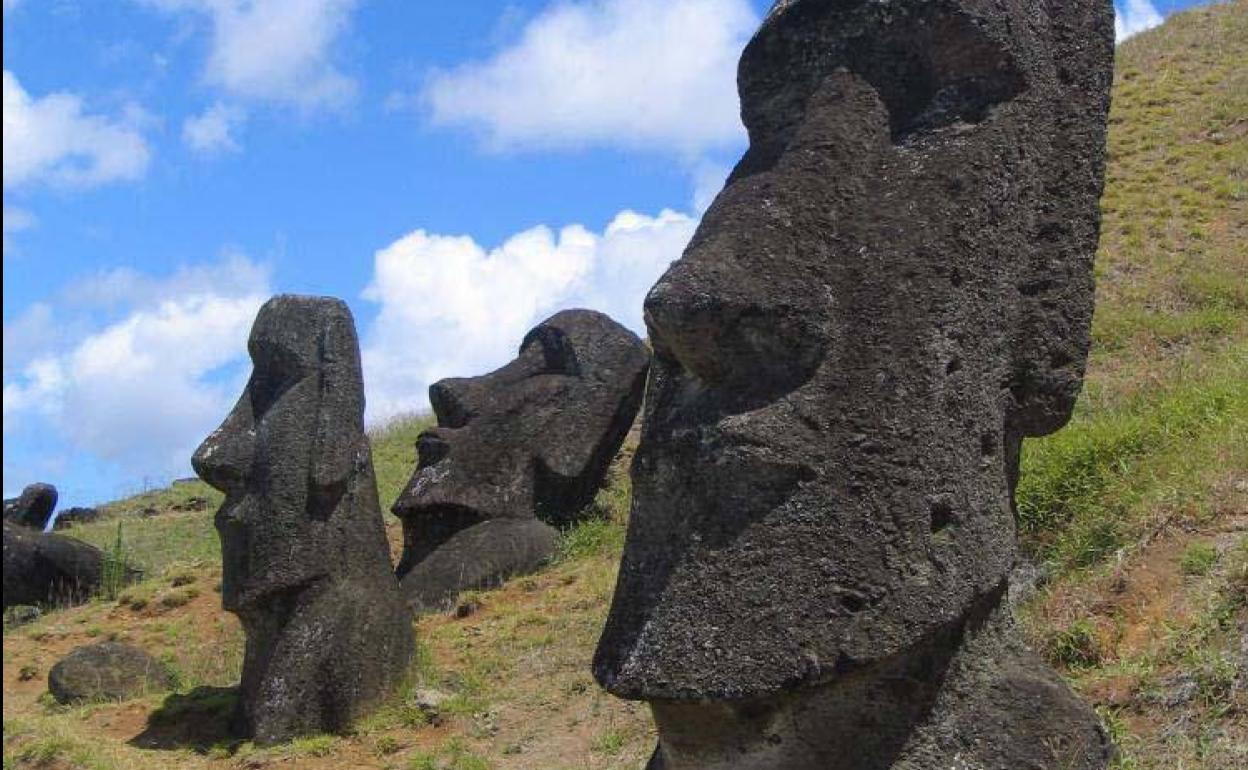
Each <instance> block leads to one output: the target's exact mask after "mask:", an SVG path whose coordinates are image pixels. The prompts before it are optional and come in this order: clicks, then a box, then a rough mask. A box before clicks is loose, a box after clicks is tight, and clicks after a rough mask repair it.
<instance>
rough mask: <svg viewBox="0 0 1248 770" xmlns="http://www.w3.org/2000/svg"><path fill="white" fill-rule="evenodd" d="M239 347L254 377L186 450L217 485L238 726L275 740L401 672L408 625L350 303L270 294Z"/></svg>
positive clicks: (381, 689)
mask: <svg viewBox="0 0 1248 770" xmlns="http://www.w3.org/2000/svg"><path fill="white" fill-rule="evenodd" d="M248 350H249V352H250V353H251V358H252V362H253V364H254V368H253V371H252V375H251V379H250V380H249V381H248V383H247V387H246V389H245V390H244V391H243V395H242V397H241V398H240V399H239V401H238V404H237V405H236V406H235V407H234V410H233V411H232V412H230V414H229V415H228V416H227V417H226V418H225V421H224V422H223V423H222V425H221V427H219V428H218V429H217V430H216V431H215V432H213V434H212V435H211V436H209V437H208V438H207V439H206V440H205V441H204V443H203V444H202V445H201V446H200V447H199V449H198V450H197V451H196V452H195V456H194V458H193V464H194V466H195V470H196V472H197V473H198V474H199V475H200V476H201V477H202V478H203V479H204V480H205V481H207V482H208V483H209V484H211V485H213V486H214V487H216V488H217V489H220V490H221V491H223V492H224V493H225V501H224V502H223V503H222V505H221V509H220V510H219V511H218V512H217V516H216V525H217V530H218V532H219V533H220V535H221V552H222V559H223V574H222V589H221V592H222V601H223V603H224V605H225V608H226V609H227V610H230V611H231V612H234V613H236V614H237V615H238V616H239V618H240V619H241V620H242V623H243V628H244V630H245V631H246V633H247V647H246V653H245V658H244V662H243V681H242V692H241V699H240V707H241V708H240V714H239V716H240V720H241V724H240V725H239V727H240V729H241V730H243V731H244V732H245V733H246V734H247V735H250V736H252V737H254V738H255V740H256V741H257V742H260V743H273V742H277V741H282V740H287V739H290V738H292V737H295V736H297V735H304V734H311V733H320V732H336V731H340V730H342V729H344V728H345V727H347V725H348V724H349V723H350V722H351V720H352V719H353V718H354V717H356V716H357V715H359V713H361V712H362V710H364V709H365V708H367V707H368V706H369V705H371V704H372V703H374V702H375V701H377V700H378V699H379V698H381V697H383V696H384V695H385V694H386V693H387V692H388V691H389V690H390V689H391V687H392V686H393V685H394V684H396V683H397V682H398V681H399V680H400V679H401V678H402V677H403V676H404V674H405V671H406V668H407V662H408V660H409V659H410V656H411V654H412V649H413V637H412V628H411V623H410V617H409V614H408V612H407V610H406V608H405V606H404V605H403V602H402V601H401V599H400V597H399V591H398V583H397V581H396V580H395V579H394V575H393V573H392V572H391V565H390V559H389V551H388V548H387V544H386V538H385V531H384V527H383V523H382V518H381V510H380V507H379V505H378V502H377V488H376V482H375V480H374V476H373V465H372V455H371V452H370V449H369V444H368V438H367V436H366V435H365V434H364V392H363V381H362V378H361V373H360V358H359V345H358V341H357V339H356V334H355V326H354V322H353V321H352V318H351V314H350V311H349V310H348V309H347V306H346V305H345V304H344V303H342V302H341V301H339V300H335V299H330V298H318V297H299V296H290V295H285V296H278V297H274V298H273V299H271V300H269V301H268V302H267V303H266V304H265V305H264V307H262V308H261V309H260V313H259V315H258V316H257V318H256V322H255V325H254V326H253V327H252V332H251V338H250V340H249V342H248Z"/></svg>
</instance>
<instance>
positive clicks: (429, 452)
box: [416, 428, 451, 468]
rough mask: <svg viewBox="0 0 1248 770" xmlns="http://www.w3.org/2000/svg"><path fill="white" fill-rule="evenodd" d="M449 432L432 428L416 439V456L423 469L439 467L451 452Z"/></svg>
mask: <svg viewBox="0 0 1248 770" xmlns="http://www.w3.org/2000/svg"><path fill="white" fill-rule="evenodd" d="M447 433H448V431H446V430H445V429H442V430H439V429H438V428H430V429H429V430H427V431H425V432H424V433H421V434H420V436H419V437H418V438H417V439H416V455H417V457H418V458H419V465H420V467H421V468H428V467H429V466H431V465H437V464H438V463H439V462H441V461H442V460H443V459H444V458H445V457H446V456H447V455H448V454H450V452H451V444H450V442H449V441H448V440H447V438H448V436H447V435H446V434H447Z"/></svg>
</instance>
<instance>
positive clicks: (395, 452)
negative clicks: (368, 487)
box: [369, 414, 434, 515]
mask: <svg viewBox="0 0 1248 770" xmlns="http://www.w3.org/2000/svg"><path fill="white" fill-rule="evenodd" d="M433 424H434V420H433V416H432V415H428V414H417V415H406V416H403V417H396V418H394V419H393V420H391V421H389V422H388V423H386V424H384V425H380V426H377V427H375V428H373V429H372V430H370V431H369V439H370V440H371V442H372V445H373V469H374V472H375V473H376V474H377V495H378V497H379V498H380V500H381V510H382V512H383V513H386V515H389V511H390V507H391V506H392V505H394V501H395V500H397V499H398V497H399V493H400V492H402V491H403V488H404V487H406V486H407V482H408V481H409V480H410V479H411V478H412V472H413V471H415V470H416V438H417V437H418V436H419V435H420V433H421V431H423V430H425V429H426V428H430V427H432V426H433Z"/></svg>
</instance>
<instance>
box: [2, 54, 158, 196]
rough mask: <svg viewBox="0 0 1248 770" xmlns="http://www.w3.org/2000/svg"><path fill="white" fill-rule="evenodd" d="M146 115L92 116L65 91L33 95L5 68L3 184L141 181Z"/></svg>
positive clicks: (145, 155)
mask: <svg viewBox="0 0 1248 770" xmlns="http://www.w3.org/2000/svg"><path fill="white" fill-rule="evenodd" d="M139 118H143V120H139ZM147 118H150V115H148V114H147V113H146V112H143V111H141V110H139V109H138V108H133V109H131V110H130V111H129V112H128V113H127V114H125V115H123V116H121V117H120V118H108V117H105V116H102V115H93V114H89V113H87V112H86V110H85V109H84V107H83V104H82V99H81V98H80V97H78V96H77V95H75V94H71V93H66V92H59V93H52V94H47V95H45V96H42V97H33V96H31V95H30V94H29V93H27V92H26V90H25V89H24V88H22V84H21V83H20V82H19V81H18V79H17V76H16V75H14V74H13V73H12V72H10V71H9V70H4V187H5V189H6V190H7V189H9V188H13V187H20V186H23V185H33V184H51V185H58V186H64V187H94V186H97V185H102V184H106V183H108V182H115V181H124V180H134V179H138V178H139V177H141V176H143V174H144V173H145V172H146V171H147V166H148V162H149V160H150V158H151V151H150V150H149V148H148V145H147V141H146V140H145V139H144V137H143V134H142V132H141V128H142V126H143V125H144V124H146V123H147V122H148V121H147Z"/></svg>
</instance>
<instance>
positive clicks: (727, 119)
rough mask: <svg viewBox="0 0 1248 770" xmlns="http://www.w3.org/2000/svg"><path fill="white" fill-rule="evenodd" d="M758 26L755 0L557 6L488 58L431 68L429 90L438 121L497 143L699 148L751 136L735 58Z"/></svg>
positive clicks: (626, 0)
mask: <svg viewBox="0 0 1248 770" xmlns="http://www.w3.org/2000/svg"><path fill="white" fill-rule="evenodd" d="M757 26H758V17H757V15H756V14H755V12H754V10H753V9H752V8H751V6H750V3H749V2H748V0H589V1H588V2H580V3H568V2H560V3H554V4H552V5H551V6H550V7H549V8H547V9H546V10H545V11H543V12H542V13H540V14H539V15H538V16H536V17H535V18H534V19H532V20H531V21H530V22H529V23H528V24H527V25H526V26H525V27H524V29H523V30H522V32H521V33H520V36H519V39H518V40H516V41H515V42H514V43H513V44H511V45H510V46H507V47H505V48H503V49H502V50H499V51H498V52H496V53H495V54H494V55H493V56H491V57H490V58H488V59H485V60H483V61H477V62H471V63H467V64H464V65H462V66H459V67H457V68H455V69H452V70H449V71H445V72H439V73H435V74H434V75H433V76H432V77H431V78H430V80H429V82H428V83H427V86H426V89H425V91H424V94H423V97H424V101H425V102H426V103H427V104H428V106H429V108H430V110H431V113H432V118H433V120H434V122H435V123H437V124H442V125H463V126H469V127H472V128H475V129H477V130H479V131H481V132H482V134H483V136H484V138H485V140H486V141H487V142H488V143H489V144H491V145H494V146H498V147H505V148H510V147H520V148H528V147H536V148H548V147H577V146H587V145H597V146H620V147H625V148H628V149H643V150H654V149H656V148H660V149H671V150H675V151H677V152H681V153H685V154H687V155H698V154H700V153H702V152H705V151H707V150H708V149H713V148H722V147H725V146H731V145H735V144H737V143H739V142H740V141H741V139H742V137H743V136H744V129H743V128H742V126H741V120H740V116H739V106H738V100H737V92H736V69H737V58H738V57H739V56H740V53H741V49H742V48H743V47H744V45H745V43H746V41H747V40H748V39H749V36H750V35H751V34H752V33H753V32H754V29H755V28H756V27H757ZM391 101H394V102H395V103H398V102H397V101H395V98H394V97H393V96H392V98H391Z"/></svg>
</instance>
